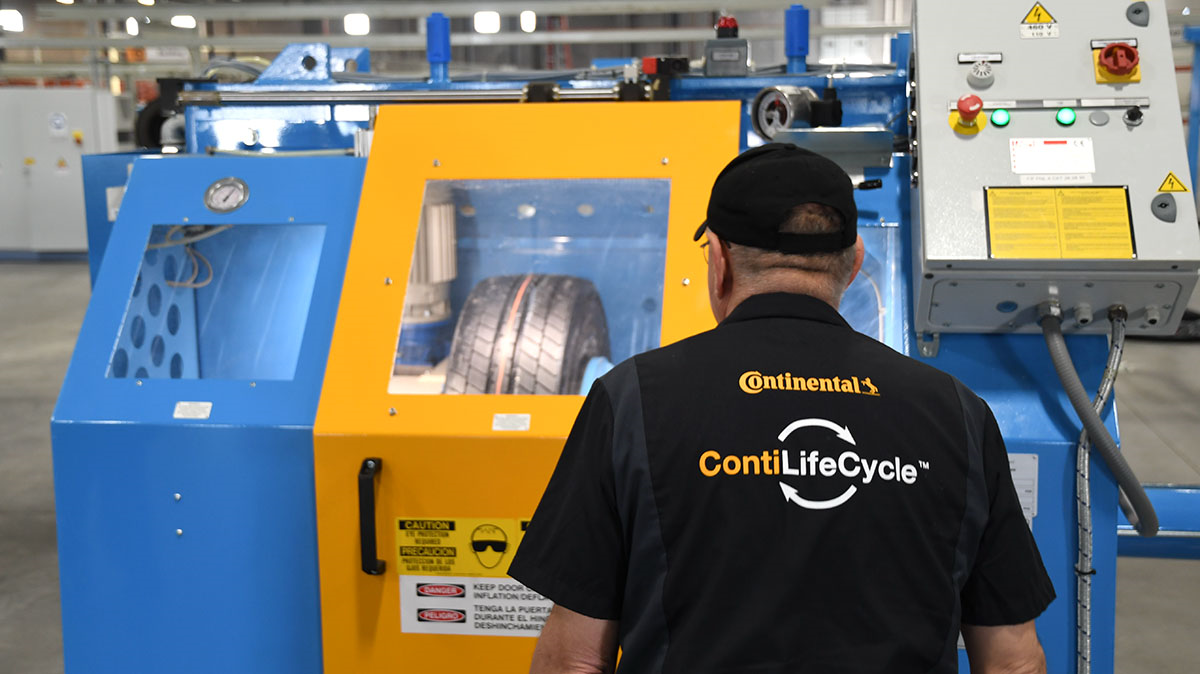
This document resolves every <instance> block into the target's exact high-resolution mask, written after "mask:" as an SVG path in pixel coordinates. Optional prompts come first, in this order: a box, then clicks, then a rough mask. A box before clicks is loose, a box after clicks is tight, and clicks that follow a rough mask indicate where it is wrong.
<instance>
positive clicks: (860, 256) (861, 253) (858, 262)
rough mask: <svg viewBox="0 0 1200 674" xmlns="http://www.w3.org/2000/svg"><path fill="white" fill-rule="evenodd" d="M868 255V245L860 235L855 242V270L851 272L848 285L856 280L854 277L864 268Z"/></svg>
mask: <svg viewBox="0 0 1200 674" xmlns="http://www.w3.org/2000/svg"><path fill="white" fill-rule="evenodd" d="M866 257H867V247H866V246H865V245H863V240H862V236H861V235H860V236H859V237H858V239H857V240H855V242H854V271H852V272H850V280H849V281H846V287H847V288H849V287H850V284H851V283H853V282H854V277H855V276H858V272H859V270H860V269H862V265H863V260H864V259H866Z"/></svg>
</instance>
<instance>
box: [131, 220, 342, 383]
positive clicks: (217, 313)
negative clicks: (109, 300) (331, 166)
mask: <svg viewBox="0 0 1200 674" xmlns="http://www.w3.org/2000/svg"><path fill="white" fill-rule="evenodd" d="M324 237H325V227H324V226H323V225H237V226H233V225H181V226H168V225H156V226H154V227H153V228H152V229H151V233H150V240H149V242H148V244H147V245H146V251H145V254H144V255H143V256H142V263H141V266H140V268H139V270H138V275H137V280H136V281H135V282H134V287H133V291H132V293H131V295H130V298H129V304H128V308H127V310H126V314H125V320H124V322H123V323H122V325H121V331H120V334H119V335H118V337H117V344H116V347H115V348H114V350H113V355H112V359H111V360H110V361H109V367H108V376H109V377H113V378H137V379H154V378H171V379H255V380H272V379H291V378H292V377H293V376H294V374H295V370H296V361H297V358H298V357H299V354H300V343H301V341H302V337H303V334H304V328H305V325H306V324H307V322H308V309H309V302H310V301H311V299H312V290H313V283H314V281H315V280H316V274H317V266H318V262H319V260H320V255H321V247H322V244H323V242H324Z"/></svg>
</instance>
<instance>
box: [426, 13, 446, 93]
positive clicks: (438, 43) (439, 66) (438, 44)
mask: <svg viewBox="0 0 1200 674" xmlns="http://www.w3.org/2000/svg"><path fill="white" fill-rule="evenodd" d="M425 58H426V59H427V60H428V61H429V81H430V82H432V83H434V84H446V83H447V82H449V81H450V19H449V18H447V17H446V15H445V14H442V13H441V12H434V13H433V14H430V15H429V16H428V17H427V18H426V19H425Z"/></svg>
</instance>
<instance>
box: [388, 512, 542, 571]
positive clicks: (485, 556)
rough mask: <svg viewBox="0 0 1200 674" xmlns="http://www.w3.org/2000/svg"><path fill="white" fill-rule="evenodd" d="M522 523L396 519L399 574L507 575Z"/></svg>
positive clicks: (488, 519) (492, 519) (489, 519)
mask: <svg viewBox="0 0 1200 674" xmlns="http://www.w3.org/2000/svg"><path fill="white" fill-rule="evenodd" d="M524 525H525V521H523V520H515V519H507V518H503V517H482V518H481V517H455V518H437V519H430V518H420V519H417V518H404V517H399V518H396V557H397V564H396V568H397V569H399V571H400V574H401V575H405V574H420V575H448V576H491V577H494V578H503V577H506V576H507V575H508V564H509V562H510V561H512V556H513V553H514V552H516V550H517V545H519V544H520V543H521V536H522V534H523V533H524V531H525V526H524Z"/></svg>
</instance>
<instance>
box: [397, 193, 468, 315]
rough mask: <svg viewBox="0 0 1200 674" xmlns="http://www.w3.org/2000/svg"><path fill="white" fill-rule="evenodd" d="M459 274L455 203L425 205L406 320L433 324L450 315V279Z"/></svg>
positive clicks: (408, 295) (411, 278)
mask: <svg viewBox="0 0 1200 674" xmlns="http://www.w3.org/2000/svg"><path fill="white" fill-rule="evenodd" d="M456 276H458V254H457V239H456V237H455V233H454V204H429V205H427V206H425V210H424V212H423V215H422V221H421V225H420V227H419V228H418V229H417V243H416V246H414V248H413V260H412V271H411V273H410V274H409V277H408V293H407V295H406V297H405V300H404V322H406V323H433V322H436V321H441V320H445V319H447V318H449V317H450V282H451V281H453V280H454V278H455V277H456Z"/></svg>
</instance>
